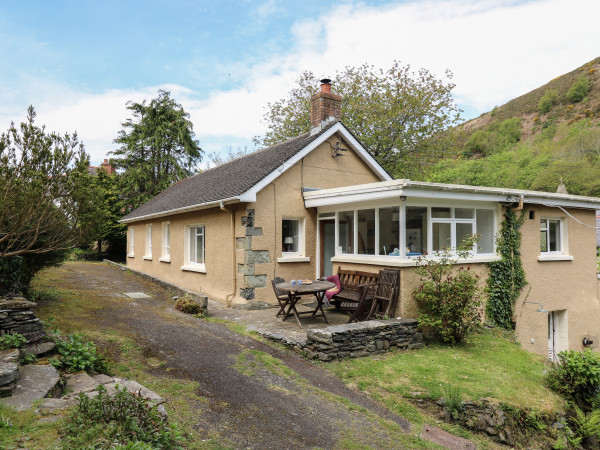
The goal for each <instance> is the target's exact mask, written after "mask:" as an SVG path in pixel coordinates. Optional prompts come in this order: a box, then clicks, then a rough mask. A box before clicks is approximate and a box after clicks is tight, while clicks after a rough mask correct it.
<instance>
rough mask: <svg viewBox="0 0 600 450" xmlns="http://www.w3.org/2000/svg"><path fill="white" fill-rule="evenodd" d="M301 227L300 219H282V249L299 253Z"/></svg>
mask: <svg viewBox="0 0 600 450" xmlns="http://www.w3.org/2000/svg"><path fill="white" fill-rule="evenodd" d="M299 229H300V221H299V220H283V221H282V231H281V238H282V243H281V244H282V246H281V248H282V251H284V252H292V253H297V252H298V251H299V250H298V247H299V246H298V242H299V240H300V239H299V234H298V230H299Z"/></svg>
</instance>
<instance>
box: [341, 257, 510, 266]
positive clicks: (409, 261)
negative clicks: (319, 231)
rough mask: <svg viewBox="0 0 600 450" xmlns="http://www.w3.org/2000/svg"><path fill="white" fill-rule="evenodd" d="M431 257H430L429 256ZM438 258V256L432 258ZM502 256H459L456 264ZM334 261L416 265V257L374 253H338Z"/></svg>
mask: <svg viewBox="0 0 600 450" xmlns="http://www.w3.org/2000/svg"><path fill="white" fill-rule="evenodd" d="M428 259H429V258H428ZM431 259H436V258H431ZM501 259H502V257H501V256H498V255H476V256H474V257H472V258H466V259H464V258H459V259H458V260H457V261H456V263H455V264H478V263H488V262H493V261H500V260H501ZM331 261H332V262H348V263H360V264H370V265H373V266H388V267H416V266H417V259H416V258H404V259H403V258H401V257H400V256H374V255H336V256H334V257H333V258H331Z"/></svg>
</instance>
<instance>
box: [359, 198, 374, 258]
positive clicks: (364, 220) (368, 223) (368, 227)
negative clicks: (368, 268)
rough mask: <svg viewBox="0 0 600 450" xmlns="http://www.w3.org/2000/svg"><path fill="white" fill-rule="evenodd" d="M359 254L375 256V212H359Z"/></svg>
mask: <svg viewBox="0 0 600 450" xmlns="http://www.w3.org/2000/svg"><path fill="white" fill-rule="evenodd" d="M356 229H357V231H358V254H359V255H374V254H375V210H374V209H362V210H360V211H358V225H357V227H356Z"/></svg>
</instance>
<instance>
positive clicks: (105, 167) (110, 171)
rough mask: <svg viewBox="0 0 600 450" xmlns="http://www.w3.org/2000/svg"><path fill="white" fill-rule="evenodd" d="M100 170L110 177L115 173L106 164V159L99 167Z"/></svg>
mask: <svg viewBox="0 0 600 450" xmlns="http://www.w3.org/2000/svg"><path fill="white" fill-rule="evenodd" d="M100 167H102V169H104V171H105V172H106V173H107V175H112V174H113V173H115V167H114V166H113V165H112V164H111V163H109V162H108V159H105V160H104V162H103V163H102V164H101V165H100Z"/></svg>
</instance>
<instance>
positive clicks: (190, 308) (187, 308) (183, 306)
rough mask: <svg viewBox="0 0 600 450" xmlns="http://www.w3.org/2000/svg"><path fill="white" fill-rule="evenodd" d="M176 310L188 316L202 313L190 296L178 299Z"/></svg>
mask: <svg viewBox="0 0 600 450" xmlns="http://www.w3.org/2000/svg"><path fill="white" fill-rule="evenodd" d="M175 309H176V310H177V311H181V312H184V313H186V314H200V313H201V312H202V310H201V309H200V305H199V304H198V303H196V302H195V301H194V300H192V299H191V298H190V296H188V295H185V296H183V297H181V298H178V299H177V301H176V302H175Z"/></svg>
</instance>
